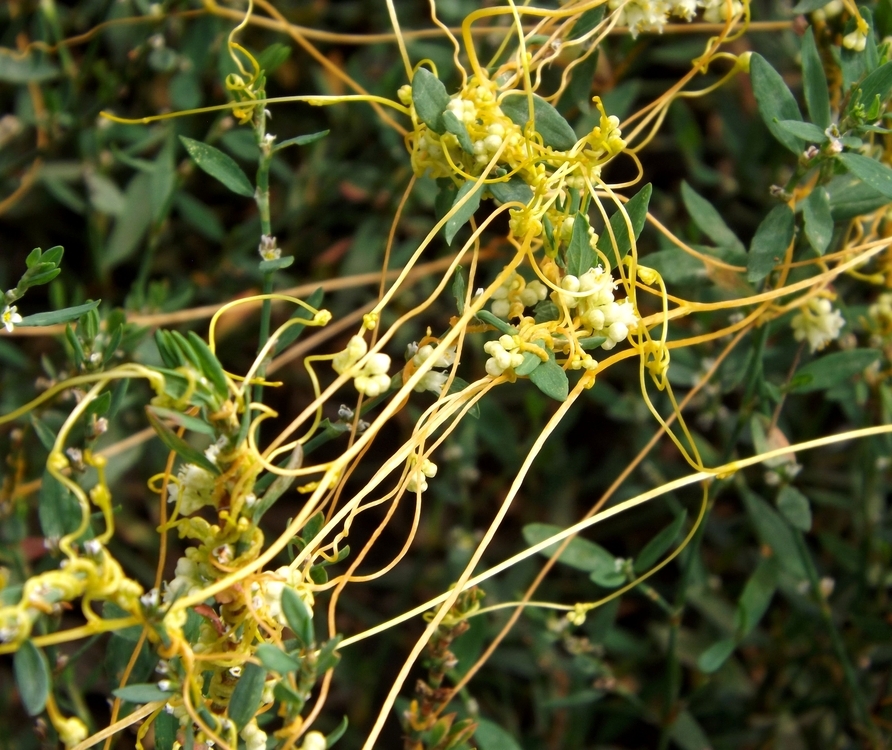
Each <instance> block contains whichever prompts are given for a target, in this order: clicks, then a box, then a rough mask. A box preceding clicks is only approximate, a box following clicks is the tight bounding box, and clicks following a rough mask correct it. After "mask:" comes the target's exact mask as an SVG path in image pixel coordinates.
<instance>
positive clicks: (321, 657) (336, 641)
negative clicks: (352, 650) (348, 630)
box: [316, 635, 344, 674]
mask: <svg viewBox="0 0 892 750" xmlns="http://www.w3.org/2000/svg"><path fill="white" fill-rule="evenodd" d="M343 639H344V636H342V635H336V636H335V637H334V638H332V639H331V640H329V641H326V642H325V644H324V645H323V646H322V648H320V649H319V654H318V656H317V657H316V673H317V674H322V672H327V671H328V670H329V669H331V668H333V667H334V666H336V665H337V663H338V661H340V659H341V654H340V653H339V652H338V650H337V649H338V646H339V645H340V643H341V641H342V640H343Z"/></svg>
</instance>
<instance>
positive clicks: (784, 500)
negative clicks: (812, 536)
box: [777, 485, 811, 531]
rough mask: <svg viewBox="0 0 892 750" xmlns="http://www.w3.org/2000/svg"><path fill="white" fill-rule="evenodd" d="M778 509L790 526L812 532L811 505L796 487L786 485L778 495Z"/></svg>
mask: <svg viewBox="0 0 892 750" xmlns="http://www.w3.org/2000/svg"><path fill="white" fill-rule="evenodd" d="M777 509H778V510H779V511H780V512H781V515H782V516H783V517H784V518H786V519H787V520H788V521H789V522H790V525H791V526H792V527H793V528H795V529H799V530H800V531H811V505H810V504H809V502H808V498H807V497H806V496H805V495H803V494H802V493H801V492H800V491H799V490H797V489H796V488H795V487H791V486H790V485H784V486H783V487H782V488H781V491H780V492H779V493H778V495H777Z"/></svg>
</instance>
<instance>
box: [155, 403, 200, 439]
mask: <svg viewBox="0 0 892 750" xmlns="http://www.w3.org/2000/svg"><path fill="white" fill-rule="evenodd" d="M146 408H147V409H151V410H152V411H153V412H154V413H155V414H156V415H157V416H159V417H161V418H163V419H169V420H170V421H172V422H173V423H174V424H176V425H177V426H178V427H185V428H186V429H187V430H191V431H192V432H200V433H202V434H203V435H213V434H214V428H213V427H211V426H210V425H209V424H208V423H207V422H205V421H204V420H203V419H200V418H199V417H192V416H190V415H188V414H183V413H182V412H178V411H174V410H173V409H165V408H164V407H161V406H147V407H146Z"/></svg>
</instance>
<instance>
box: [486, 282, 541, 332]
mask: <svg viewBox="0 0 892 750" xmlns="http://www.w3.org/2000/svg"><path fill="white" fill-rule="evenodd" d="M547 296H548V287H546V286H545V284H543V283H542V282H541V281H539V280H538V279H534V280H533V281H524V279H523V277H522V276H521V275H520V274H519V273H517V272H516V271H515V272H514V273H512V274H511V275H510V276H509V277H508V278H507V279H505V281H504V283H503V284H502V285H501V286H500V287H499V288H498V289H496V290H495V291H494V292H493V293H492V300H493V302H492V304H491V305H490V308H489V309H490V310H492V314H493V315H495V316H496V317H498V318H503V319H506V320H507V319H508V317H509V315H511V312H512V310H511V308H512V306H515V305H519V306H520V307H532V306H533V305H535V304H536V303H537V302H541V301H542V300H544V299H545V298H546V297H547ZM514 312H515V314H516V316H517V317H519V316H520V314H521V313H522V312H523V310H522V309H520V310H519V309H517V308H515V310H514ZM512 317H514V316H512Z"/></svg>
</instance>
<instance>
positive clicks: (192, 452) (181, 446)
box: [146, 407, 220, 476]
mask: <svg viewBox="0 0 892 750" xmlns="http://www.w3.org/2000/svg"><path fill="white" fill-rule="evenodd" d="M146 417H148V420H149V424H151V425H152V429H154V430H155V432H157V433H158V437H159V438H161V442H162V443H164V445H166V446H167V447H168V448H169V449H170V450H172V451H173V452H174V453H176V454H177V455H178V456H180V457H181V458H183V459H184V460H185V461H186V462H187V463H190V464H195V465H196V466H200V467H201V468H202V469H205V470H206V471H209V472H210V473H211V474H213V475H215V476H216V475H218V474H219V473H220V469H219V468H217V465H216V464H215V463H214V462H213V461H211V460H210V459H208V457H207V456H205V455H204V453H202V452H201V451H200V450H198V448H193V447H192V446H191V445H189V443H187V442H186V441H185V440H183V438H181V437H179V436H178V435H177V434H176V433H175V432H174V431H173V430H171V429H170V427H168V426H167V425H166V424H164V422H162V421H161V420H160V419H159V418H158V417H157V416H156V415H155V413H154V412H153V411H152V410H151V409H150V408H149V407H146Z"/></svg>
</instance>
